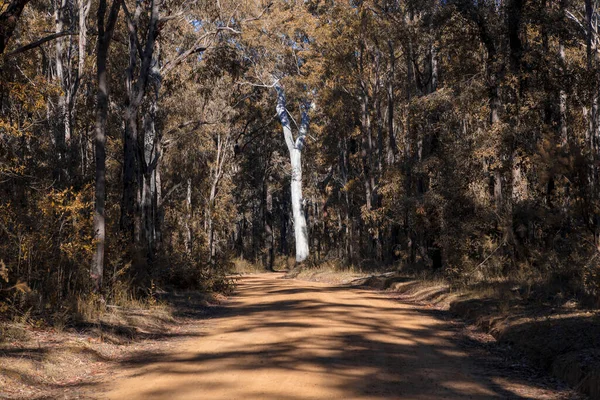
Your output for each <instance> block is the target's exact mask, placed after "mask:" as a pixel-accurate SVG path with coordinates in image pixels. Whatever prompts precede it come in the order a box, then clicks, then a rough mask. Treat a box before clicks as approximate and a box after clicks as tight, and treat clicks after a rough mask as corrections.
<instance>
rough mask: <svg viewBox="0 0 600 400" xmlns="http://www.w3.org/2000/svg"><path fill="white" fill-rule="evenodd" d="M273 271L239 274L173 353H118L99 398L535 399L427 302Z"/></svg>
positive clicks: (524, 384) (524, 386) (536, 396)
mask: <svg viewBox="0 0 600 400" xmlns="http://www.w3.org/2000/svg"><path fill="white" fill-rule="evenodd" d="M279 277H280V276H278V275H273V274H271V275H265V274H263V275H257V276H250V277H245V278H242V280H241V282H240V285H239V288H238V293H237V295H236V296H235V297H234V298H233V300H232V301H231V303H230V304H229V305H228V307H226V309H225V310H224V311H223V312H222V313H220V314H218V315H216V316H214V317H213V318H212V319H211V321H210V323H209V324H207V325H208V326H209V327H208V328H207V332H206V334H205V335H204V336H203V337H202V338H198V339H191V340H189V341H187V342H185V343H183V344H182V346H180V348H179V349H178V351H177V352H174V353H170V354H149V353H141V354H137V355H135V356H133V357H130V358H129V359H127V360H125V361H124V362H123V366H124V368H125V372H124V373H123V376H122V377H121V378H120V379H118V380H117V381H116V382H115V383H114V385H112V384H111V385H109V386H108V387H107V389H108V392H107V393H106V397H108V398H113V399H128V400H132V399H194V398H196V399H273V400H275V399H278V400H286V399H290V400H292V399H392V398H402V399H443V398H448V399H450V398H451V399H463V398H464V399H467V398H468V399H495V398H498V399H506V398H541V397H540V396H538V395H536V394H534V395H523V393H528V392H530V390H534V389H535V388H531V387H528V386H531V385H527V384H526V383H522V382H521V383H518V384H515V385H513V386H511V385H508V384H503V383H502V379H503V378H501V377H495V376H493V374H490V373H489V371H488V372H487V373H482V372H481V371H478V370H477V366H476V365H474V364H473V362H472V360H471V359H470V357H469V355H468V354H467V353H466V352H465V350H464V349H463V348H461V347H460V346H458V345H457V343H456V341H455V339H454V337H455V334H456V332H455V329H454V327H453V326H452V325H451V324H450V323H449V322H446V321H444V320H443V319H442V318H440V316H439V315H438V314H436V313H437V312H436V311H427V310H424V309H419V308H416V307H414V306H408V305H403V304H400V303H397V302H393V301H391V300H389V299H388V298H386V297H385V295H384V294H379V293H375V292H371V291H367V290H361V289H352V288H347V287H346V288H344V287H332V286H328V285H325V284H319V283H307V282H299V281H293V280H284V279H277V278H279ZM496 378H498V379H496ZM514 387H521V388H524V389H525V390H524V391H521V392H519V393H517V392H515V391H514V390H513V388H514ZM531 393H534V392H531ZM538 394H539V393H538Z"/></svg>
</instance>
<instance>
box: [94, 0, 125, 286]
mask: <svg viewBox="0 0 600 400" xmlns="http://www.w3.org/2000/svg"><path fill="white" fill-rule="evenodd" d="M120 6H121V1H120V0H113V3H112V6H111V9H110V13H109V16H108V21H106V22H105V14H106V11H107V10H106V9H107V4H106V0H100V2H99V4H98V39H97V55H96V81H97V86H98V92H97V95H96V98H97V100H96V101H97V104H96V128H95V131H96V137H95V147H96V185H95V189H96V191H95V206H94V222H93V223H94V232H95V234H96V251H95V253H94V259H93V260H92V268H91V276H92V281H93V283H94V287H95V288H96V290H99V289H100V288H101V286H102V277H103V275H104V248H105V240H106V221H105V202H106V123H107V119H108V96H109V91H108V89H109V88H108V76H107V59H108V49H109V46H110V41H111V38H112V33H113V30H114V27H115V23H116V21H117V18H118V15H119V9H120Z"/></svg>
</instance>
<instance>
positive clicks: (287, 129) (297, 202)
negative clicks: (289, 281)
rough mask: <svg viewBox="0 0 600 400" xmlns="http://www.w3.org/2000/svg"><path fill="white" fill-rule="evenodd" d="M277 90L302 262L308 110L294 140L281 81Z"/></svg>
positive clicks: (305, 243)
mask: <svg viewBox="0 0 600 400" xmlns="http://www.w3.org/2000/svg"><path fill="white" fill-rule="evenodd" d="M275 89H276V90H277V115H278V116H279V121H281V125H282V127H283V136H284V138H285V142H286V144H287V148H288V151H289V153H290V163H291V166H292V177H291V178H292V179H291V192H292V215H293V218H294V237H295V239H296V262H302V261H304V260H306V259H307V258H308V255H309V249H308V228H307V226H306V217H305V215H304V207H303V204H302V202H303V199H302V149H303V148H304V144H305V136H306V133H307V131H308V124H309V119H308V110H304V112H303V115H302V123H301V126H300V129H299V132H298V138H297V139H296V141H295V142H294V136H293V134H292V128H291V125H290V119H289V117H288V115H287V110H286V100H285V93H284V90H283V88H282V87H281V86H280V85H279V83H276V84H275Z"/></svg>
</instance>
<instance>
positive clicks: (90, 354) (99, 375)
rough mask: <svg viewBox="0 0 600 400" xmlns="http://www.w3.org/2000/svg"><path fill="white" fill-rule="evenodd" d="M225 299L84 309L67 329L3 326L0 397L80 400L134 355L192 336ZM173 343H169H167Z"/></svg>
mask: <svg viewBox="0 0 600 400" xmlns="http://www.w3.org/2000/svg"><path fill="white" fill-rule="evenodd" d="M223 300H224V297H223V296H221V295H215V294H203V293H199V292H180V293H168V294H163V295H161V296H160V297H158V299H155V300H153V301H151V302H148V301H145V302H133V301H132V302H129V303H127V304H124V305H120V306H114V305H105V306H103V307H98V306H97V305H96V306H92V305H91V304H83V305H82V309H81V310H80V311H81V312H82V314H83V315H80V316H79V319H78V320H73V321H69V322H68V323H67V324H66V325H65V326H61V325H60V324H59V325H58V326H47V325H45V324H44V323H43V322H41V321H39V320H37V321H36V320H34V319H31V318H23V319H22V320H13V321H10V322H9V321H4V322H2V323H0V398H6V399H54V398H61V399H80V398H87V393H90V392H91V391H92V390H93V388H94V386H95V385H96V384H97V383H99V382H100V381H102V379H104V378H106V376H107V374H109V373H110V372H114V367H115V366H117V365H118V364H119V362H120V361H121V360H124V359H126V358H128V357H130V356H132V355H133V354H137V353H140V352H153V353H155V352H160V351H165V350H166V349H167V348H168V347H170V346H173V345H174V343H175V342H176V340H175V341H174V340H173V339H178V338H185V337H190V336H194V335H196V334H197V332H195V331H194V328H193V324H192V322H194V321H196V322H197V320H198V319H202V318H205V317H206V316H209V315H211V313H214V312H215V310H216V309H217V308H218V307H217V306H218V305H219V304H220V303H221V302H222V301H223ZM166 339H169V340H166Z"/></svg>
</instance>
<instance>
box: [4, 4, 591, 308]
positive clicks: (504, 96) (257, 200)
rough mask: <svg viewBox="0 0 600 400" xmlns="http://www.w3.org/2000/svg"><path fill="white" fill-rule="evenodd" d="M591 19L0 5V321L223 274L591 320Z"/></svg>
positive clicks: (466, 9) (504, 11)
mask: <svg viewBox="0 0 600 400" xmlns="http://www.w3.org/2000/svg"><path fill="white" fill-rule="evenodd" d="M599 7H600V4H599V3H598V2H597V1H595V0H529V1H527V0H362V1H360V0H347V1H337V0H302V1H300V0H269V1H267V0H196V1H190V0H136V1H133V0H112V1H111V0H52V1H44V0H2V1H0V53H1V55H0V310H1V311H2V313H3V315H4V316H5V317H9V316H10V315H11V314H14V313H17V312H19V310H20V311H23V310H28V312H30V313H34V314H35V313H45V314H48V315H51V314H52V312H54V311H56V312H58V311H59V310H63V311H64V310H65V309H66V310H71V311H72V312H75V311H76V310H77V307H78V303H79V302H81V301H82V300H83V299H88V300H89V299H93V301H97V302H102V303H115V304H116V303H118V302H119V301H120V300H119V299H122V298H129V297H133V298H140V297H144V296H147V295H148V294H149V293H152V291H154V290H157V289H156V288H161V289H165V290H166V289H168V288H181V289H202V290H214V291H220V290H226V288H227V286H228V285H229V284H230V283H229V281H228V278H227V276H228V274H229V273H230V272H231V271H232V268H233V266H234V265H235V264H236V263H240V262H242V261H243V262H246V263H250V264H253V265H258V266H261V268H264V269H266V270H274V269H282V268H284V267H289V266H291V267H293V268H296V266H297V265H303V266H308V267H315V266H319V265H323V264H326V263H329V264H330V265H335V266H336V268H341V269H344V268H356V269H361V270H370V269H372V270H375V269H378V268H379V269H381V268H396V269H403V270H406V271H410V272H411V273H413V274H417V275H419V274H421V275H431V274H434V275H435V276H438V277H441V278H443V279H445V280H447V281H449V282H453V283H456V284H461V283H465V282H466V283H477V282H506V281H510V282H516V283H517V284H526V285H529V286H532V285H533V286H535V285H537V286H540V287H546V288H550V289H551V290H554V292H552V293H553V294H554V295H557V296H558V295H560V296H564V297H565V298H572V297H574V298H577V299H579V300H580V301H581V302H582V303H583V304H588V305H589V306H592V307H593V306H598V305H600V259H599V257H598V254H600V253H599V252H600V168H599V166H600V151H599V150H600V111H599V109H598V107H599V104H598V103H599V97H600V79H599V78H600V75H599V72H600V49H599V44H600V36H599V35H600V34H599V30H598V28H599V25H600V8H599ZM61 312H62V311H61Z"/></svg>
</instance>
